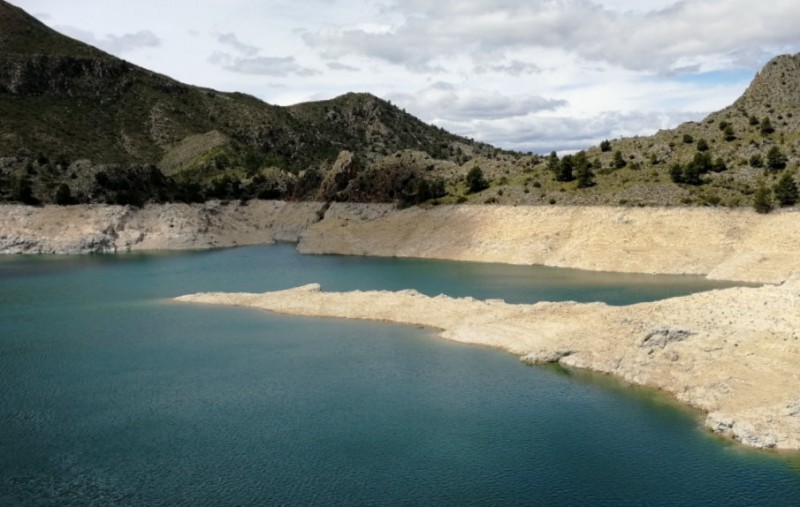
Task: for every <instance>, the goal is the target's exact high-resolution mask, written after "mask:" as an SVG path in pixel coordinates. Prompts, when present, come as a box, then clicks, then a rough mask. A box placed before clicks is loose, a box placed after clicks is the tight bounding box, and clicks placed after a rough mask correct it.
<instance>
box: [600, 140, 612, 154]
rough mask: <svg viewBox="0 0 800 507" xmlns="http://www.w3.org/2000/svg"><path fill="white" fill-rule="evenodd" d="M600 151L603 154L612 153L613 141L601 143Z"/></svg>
mask: <svg viewBox="0 0 800 507" xmlns="http://www.w3.org/2000/svg"><path fill="white" fill-rule="evenodd" d="M600 151H602V152H603V153H605V152H607V151H611V141H609V140H608V139H606V140H605V141H603V142H602V143H600Z"/></svg>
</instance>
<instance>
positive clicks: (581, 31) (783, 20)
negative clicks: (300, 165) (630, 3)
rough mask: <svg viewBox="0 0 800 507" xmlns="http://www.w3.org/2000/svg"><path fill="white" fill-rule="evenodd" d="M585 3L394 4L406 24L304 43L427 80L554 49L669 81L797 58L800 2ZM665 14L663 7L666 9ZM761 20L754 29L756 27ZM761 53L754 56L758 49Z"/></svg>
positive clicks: (350, 30)
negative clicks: (692, 71)
mask: <svg viewBox="0 0 800 507" xmlns="http://www.w3.org/2000/svg"><path fill="white" fill-rule="evenodd" d="M614 4H615V5H614V6H613V7H614V8H607V7H605V6H603V5H601V4H600V3H596V2H591V1H587V0H500V1H496V0H491V1H490V0H468V1H461V2H427V1H421V0H394V1H393V2H391V3H390V7H389V9H390V10H391V11H393V12H395V13H396V14H398V15H399V17H400V19H401V20H402V21H400V22H399V23H397V24H395V25H393V26H392V27H391V28H390V29H388V30H382V31H380V32H373V31H367V30H363V29H359V28H357V27H347V26H345V27H327V28H325V29H324V30H320V31H317V32H314V33H306V34H305V37H304V39H305V41H306V42H307V43H308V44H310V45H312V46H314V47H317V48H318V49H319V50H320V52H321V53H322V54H323V55H324V56H326V57H338V56H342V55H344V54H360V55H364V56H367V57H370V58H374V59H378V60H382V61H385V62H388V63H392V64H396V65H403V66H405V67H407V68H409V69H412V70H415V71H419V72H427V71H429V70H430V69H432V68H438V67H439V66H441V65H442V64H443V62H446V61H447V60H448V59H449V58H450V57H452V56H453V55H459V54H473V55H483V56H485V55H496V56H499V57H502V56H503V55H504V54H505V53H506V52H508V51H513V50H517V49H520V48H550V49H558V50H561V51H564V52H567V53H573V54H576V55H578V56H579V57H581V58H583V59H584V60H588V61H605V62H608V63H610V64H612V65H617V66H620V67H624V68H627V69H632V70H637V71H648V72H670V71H671V70H674V69H675V68H678V67H686V66H688V65H699V66H701V67H703V68H704V69H705V70H708V69H709V68H711V69H713V68H726V67H730V66H736V65H751V64H752V61H753V59H754V58H756V59H758V60H763V59H764V58H765V56H766V55H772V54H773V53H775V52H777V51H785V50H786V49H787V48H792V49H798V48H800V40H798V38H797V36H796V20H798V19H800V3H798V2H796V1H794V0H775V1H773V2H752V1H751V0H694V1H682V2H676V3H673V4H665V3H664V2H661V3H660V4H659V3H658V2H656V3H655V4H653V7H658V6H661V7H663V8H661V9H659V10H646V11H642V10H620V5H621V4H622V2H614ZM664 5H666V7H664ZM754 20H757V21H754ZM754 47H756V48H760V49H759V50H757V51H755V52H754V51H753V48H754Z"/></svg>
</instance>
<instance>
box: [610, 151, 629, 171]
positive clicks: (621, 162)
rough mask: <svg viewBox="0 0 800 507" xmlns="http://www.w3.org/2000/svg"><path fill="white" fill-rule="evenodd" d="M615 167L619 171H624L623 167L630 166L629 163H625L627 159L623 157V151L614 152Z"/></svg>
mask: <svg viewBox="0 0 800 507" xmlns="http://www.w3.org/2000/svg"><path fill="white" fill-rule="evenodd" d="M613 165H614V167H616V168H617V169H622V168H623V167H625V166H626V165H628V163H627V162H625V157H623V156H622V152H621V151H615V152H614V162H613Z"/></svg>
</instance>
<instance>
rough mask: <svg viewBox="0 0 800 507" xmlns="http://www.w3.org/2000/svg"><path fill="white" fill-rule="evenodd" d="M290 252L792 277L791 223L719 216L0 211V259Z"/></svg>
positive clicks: (797, 218)
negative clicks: (253, 248)
mask: <svg viewBox="0 0 800 507" xmlns="http://www.w3.org/2000/svg"><path fill="white" fill-rule="evenodd" d="M274 241H290V242H298V250H300V251H301V252H303V253H318V254H319V253H333V254H345V255H374V256H390V257H395V256H396V257H420V258H435V259H449V260H469V261H480V262H500V263H511V264H542V265H547V266H557V267H571V268H579V269H589V270H600V271H616V272H631V273H664V274H696V275H706V276H708V277H709V278H713V279H720V280H736V281H747V282H758V283H778V282H780V281H782V280H785V279H786V278H788V277H789V276H791V275H792V273H795V272H800V255H797V253H798V252H800V213H798V212H797V211H780V212H775V213H772V214H769V215H759V214H757V213H754V212H753V211H751V210H741V209H739V210H730V209H722V208H623V207H580V206H576V207H566V206H564V207H560V206H527V207H526V206H519V207H515V206H436V207H430V208H420V207H412V208H407V209H402V210H397V209H395V208H394V207H393V206H391V205H383V204H346V203H334V204H332V205H330V206H328V205H326V204H324V203H287V202H282V201H253V202H251V203H249V204H247V205H240V204H238V203H231V204H227V205H224V204H223V203H219V202H211V203H206V204H197V205H185V204H163V205H148V206H145V207H144V208H141V209H138V208H130V207H122V206H102V205H88V206H68V207H57V206H45V207H40V208H33V207H28V206H14V205H5V206H0V253H88V252H125V251H133V250H164V249H200V248H213V247H226V246H235V245H249V244H259V243H271V242H274Z"/></svg>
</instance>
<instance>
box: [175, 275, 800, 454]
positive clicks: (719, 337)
mask: <svg viewBox="0 0 800 507" xmlns="http://www.w3.org/2000/svg"><path fill="white" fill-rule="evenodd" d="M178 300H179V301H183V302H192V303H207V304H222V305H235V306H247V307H256V308H262V309H266V310H270V311H274V312H279V313H285V314H291V315H306V316H324V317H340V318H354V319H371V320H382V321H389V322H398V323H406V324H415V325H424V326H430V327H435V328H439V329H442V333H441V335H442V336H443V337H444V338H447V339H449V340H455V341H459V342H463V343H471V344H479V345H486V346H490V347H497V348H501V349H504V350H507V351H508V352H510V353H512V354H516V355H518V356H520V357H521V358H522V359H523V361H526V362H530V363H536V362H559V363H561V364H563V365H565V366H573V367H580V368H589V369H592V370H596V371H601V372H606V373H611V374H614V375H617V376H619V377H621V378H623V379H625V380H627V381H629V382H632V383H635V384H641V385H645V386H651V387H657V388H660V389H663V390H665V391H668V392H670V393H672V394H673V395H675V396H676V397H677V398H678V399H679V400H681V401H683V402H685V403H687V404H689V405H691V406H693V407H696V408H699V409H701V410H703V411H705V412H707V413H708V416H707V418H706V420H705V424H706V426H708V427H709V428H710V429H711V430H713V431H715V432H718V433H722V434H725V435H728V436H730V437H732V438H735V439H736V440H739V441H741V442H742V443H744V444H745V445H748V446H753V447H768V448H778V449H800V387H798V386H800V312H798V311H797V309H798V308H800V277H794V278H792V279H791V280H789V281H787V282H785V283H783V284H782V285H780V286H766V287H761V288H733V289H725V290H717V291H711V292H706V293H700V294H695V295H691V296H686V297H681V298H674V299H669V300H664V301H659V302H654V303H644V304H638V305H632V306H627V307H612V306H607V305H605V304H601V303H593V304H577V303H538V304H534V305H511V304H506V303H504V302H502V301H477V300H474V299H471V298H466V299H453V298H450V297H446V296H438V297H434V298H431V297H427V296H423V295H421V294H419V293H416V292H414V291H401V292H358V291H356V292H348V293H324V292H321V291H320V290H319V286H316V285H311V286H306V287H300V288H296V289H291V290H287V291H280V292H268V293H265V294H225V293H207V294H196V295H190V296H183V297H180V298H178Z"/></svg>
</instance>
